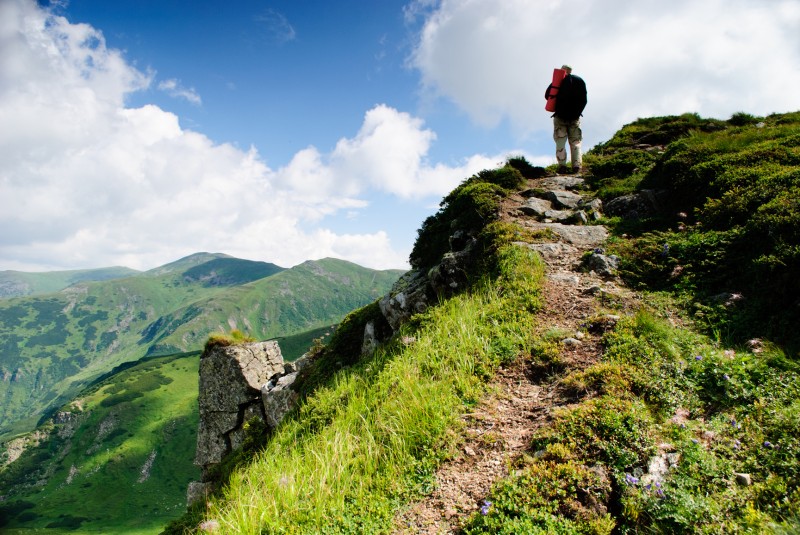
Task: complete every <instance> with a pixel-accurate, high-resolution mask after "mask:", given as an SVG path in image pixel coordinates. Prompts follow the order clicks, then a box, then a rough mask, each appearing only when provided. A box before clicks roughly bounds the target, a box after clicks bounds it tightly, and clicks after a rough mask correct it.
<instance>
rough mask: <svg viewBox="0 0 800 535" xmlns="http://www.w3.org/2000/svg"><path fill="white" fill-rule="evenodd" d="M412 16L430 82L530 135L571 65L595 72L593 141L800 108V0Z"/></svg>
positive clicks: (429, 5) (506, 2)
mask: <svg viewBox="0 0 800 535" xmlns="http://www.w3.org/2000/svg"><path fill="white" fill-rule="evenodd" d="M407 13H408V14H411V15H412V16H416V17H419V16H420V14H421V13H422V14H424V17H425V18H424V24H423V27H422V30H421V32H420V36H419V40H418V42H417V46H416V48H415V50H414V53H413V56H412V58H411V60H410V61H411V64H412V65H413V66H414V67H415V68H416V69H418V70H419V72H420V73H421V76H422V84H423V86H424V88H425V89H426V90H427V91H428V92H429V93H430V94H431V95H433V96H435V97H439V96H441V97H445V98H448V99H451V100H452V101H453V102H454V103H455V104H456V105H458V106H459V107H460V108H462V109H464V110H465V111H466V112H467V113H468V114H469V115H470V116H471V117H472V119H473V120H474V121H475V122H476V123H479V124H481V125H484V126H486V127H494V126H496V125H498V124H499V123H500V122H501V121H503V120H508V121H509V122H510V123H511V124H512V125H513V126H514V128H515V129H516V130H517V132H518V134H520V135H521V136H524V135H526V134H531V128H532V127H531V125H542V124H543V121H542V115H543V113H544V112H543V105H544V98H543V94H544V89H545V87H546V86H547V83H548V82H549V78H550V74H551V73H552V69H553V68H554V67H558V66H560V65H561V64H562V63H569V64H571V65H572V66H573V68H574V69H575V70H574V72H575V74H579V75H581V76H582V77H583V78H584V79H585V80H586V83H587V87H588V90H589V105H588V107H587V109H586V112H585V113H584V116H585V118H586V120H585V121H584V134H585V138H586V139H587V141H589V142H590V143H594V142H597V141H603V140H605V139H607V138H608V137H609V136H610V135H611V134H613V132H615V131H616V130H617V129H618V128H619V127H620V126H621V125H622V124H624V123H626V122H630V121H632V120H634V119H636V118H638V117H646V116H655V115H668V114H680V113H684V112H697V113H700V114H701V115H703V116H710V117H720V118H727V117H729V116H730V115H731V114H732V113H735V112H737V111H745V112H748V113H753V114H757V115H765V114H769V113H773V112H784V111H793V110H796V109H798V108H800V92H798V91H794V90H793V89H788V88H796V87H798V86H800V70H798V69H796V68H794V66H796V65H798V64H800V37H798V32H797V28H798V27H800V3H798V2H797V1H796V0H773V1H770V2H763V1H761V0H741V1H737V2H729V1H726V0H707V1H703V2H697V1H694V0H675V1H672V2H663V1H662V0H641V1H637V2H629V1H623V0H583V1H581V2H577V3H576V2H566V1H564V0H546V1H545V0H469V1H466V0H441V1H439V2H432V1H431V0H418V1H417V2H413V3H412V4H411V7H410V8H409V9H408V10H407Z"/></svg>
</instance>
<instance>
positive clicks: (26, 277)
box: [0, 267, 139, 298]
mask: <svg viewBox="0 0 800 535" xmlns="http://www.w3.org/2000/svg"><path fill="white" fill-rule="evenodd" d="M137 273H139V272H138V271H136V270H135V269H130V268H126V267H110V268H100V269H85V270H75V271H49V272H45V273H27V272H23V271H0V298H6V297H22V296H26V295H28V296H30V295H42V294H49V293H53V292H58V291H60V290H63V289H64V288H66V287H68V286H72V285H73V284H78V283H80V282H97V281H106V280H112V279H122V278H125V277H131V276H133V275H136V274H137Z"/></svg>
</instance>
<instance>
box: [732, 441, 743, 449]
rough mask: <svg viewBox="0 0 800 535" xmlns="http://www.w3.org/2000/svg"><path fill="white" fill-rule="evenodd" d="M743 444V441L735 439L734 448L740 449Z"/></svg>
mask: <svg viewBox="0 0 800 535" xmlns="http://www.w3.org/2000/svg"><path fill="white" fill-rule="evenodd" d="M741 446H742V443H741V442H739V441H738V440H734V441H733V449H735V450H738V449H739V448H740V447H741Z"/></svg>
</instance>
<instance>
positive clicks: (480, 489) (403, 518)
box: [395, 176, 638, 535]
mask: <svg viewBox="0 0 800 535" xmlns="http://www.w3.org/2000/svg"><path fill="white" fill-rule="evenodd" d="M573 178H579V177H574V176H563V177H562V176H556V177H548V178H544V179H537V180H530V181H529V187H530V188H539V189H565V188H564V181H566V182H569V181H570V179H573ZM572 186H574V184H573V185H572ZM525 202H526V198H525V197H524V196H522V195H514V196H512V197H510V198H509V199H507V200H506V202H505V204H504V206H503V208H502V216H501V217H502V218H503V219H504V220H507V221H512V222H514V223H516V224H518V225H520V226H523V227H529V228H530V227H537V228H541V227H542V226H543V225H542V224H541V223H537V222H536V219H535V218H533V217H531V216H526V215H524V214H523V213H522V212H521V211H520V207H521V206H523V205H524V204H525ZM548 224H549V223H547V222H545V223H544V226H547V225H548ZM596 230H597V229H596ZM553 243H555V244H556V245H554V246H553V245H551V246H546V247H542V246H541V245H536V244H529V245H528V246H529V247H531V248H534V249H536V250H540V252H542V257H543V258H544V260H545V262H546V264H547V279H546V284H545V286H544V288H543V298H544V302H545V305H544V308H543V310H542V311H540V312H539V314H538V318H539V322H538V328H537V329H538V330H539V331H541V332H545V331H552V330H557V332H559V333H563V335H560V337H561V336H563V339H564V342H562V344H561V346H560V347H561V353H560V359H561V361H562V362H563V363H565V364H566V369H565V370H563V371H562V372H561V373H559V374H552V373H548V372H547V371H543V370H540V369H536V368H534V367H533V366H532V365H531V363H530V361H529V360H530V359H525V358H523V357H521V358H519V359H518V360H517V362H515V363H514V364H512V365H511V366H508V367H506V368H503V369H501V370H499V372H498V373H497V375H496V376H495V377H494V378H493V380H492V381H491V382H490V384H489V388H488V394H487V396H486V397H485V399H484V400H482V402H481V403H480V404H479V405H478V406H477V407H476V409H475V410H474V411H473V412H472V413H470V414H467V415H465V416H464V423H465V428H466V439H465V440H464V442H463V443H462V444H461V446H460V450H459V452H458V455H456V456H455V457H454V458H453V459H451V460H449V461H448V462H446V463H444V464H443V465H442V466H441V467H440V468H439V470H438V472H437V474H436V483H435V489H434V491H433V492H432V493H431V494H430V495H429V496H427V497H426V498H425V499H423V500H421V501H419V502H417V503H414V504H412V505H411V506H410V507H408V508H407V509H406V510H404V511H403V512H402V513H401V514H399V515H397V517H396V518H395V533H396V534H412V533H413V534H430V535H433V534H456V533H459V528H460V526H461V524H462V523H463V522H464V521H465V520H466V519H467V518H468V517H469V516H470V515H471V514H473V513H474V512H476V511H477V510H479V509H480V507H481V505H482V502H483V500H484V499H485V498H486V496H487V495H488V493H489V490H490V488H491V487H492V484H493V483H494V482H495V481H497V480H499V479H501V478H504V477H506V476H507V475H508V474H509V470H513V469H514V467H515V466H516V465H517V464H518V461H519V460H520V458H522V457H523V456H524V455H534V453H535V452H533V451H530V442H531V438H532V437H533V434H534V432H535V431H536V430H537V429H539V428H540V427H542V426H546V425H547V424H548V422H549V421H550V419H551V414H552V413H553V411H554V410H557V409H558V408H559V407H563V406H567V405H569V404H570V403H572V402H574V401H575V400H574V399H573V398H571V397H570V396H569V395H568V393H567V392H566V391H565V390H564V389H563V388H561V387H560V378H561V377H563V376H564V375H565V374H566V373H569V372H571V371H575V370H580V369H584V368H586V367H588V366H590V365H591V364H593V363H595V362H597V361H598V359H599V358H600V355H601V351H602V349H601V346H600V343H599V338H600V334H599V333H595V334H592V333H590V332H587V330H586V329H585V328H583V327H582V324H585V323H586V321H587V318H590V317H601V316H603V315H604V314H608V313H609V312H611V313H613V314H624V313H625V312H626V311H630V310H633V309H634V308H636V303H637V301H638V299H637V296H636V295H635V294H634V293H633V292H631V291H630V290H628V289H627V288H625V287H624V286H623V285H622V283H621V282H620V281H619V280H617V279H609V278H605V279H604V278H601V277H599V276H598V275H596V274H595V273H594V272H589V273H586V272H581V271H579V270H578V268H579V266H580V259H581V256H582V255H583V254H584V252H585V251H587V250H592V249H594V248H595V247H597V246H599V245H601V242H600V241H596V242H591V241H588V242H587V241H586V240H585V239H582V240H580V243H576V242H573V243H570V241H569V240H567V239H565V238H564V237H561V236H557V237H556V241H555V242H553ZM523 245H524V244H523ZM570 338H571V339H572V340H567V339H570Z"/></svg>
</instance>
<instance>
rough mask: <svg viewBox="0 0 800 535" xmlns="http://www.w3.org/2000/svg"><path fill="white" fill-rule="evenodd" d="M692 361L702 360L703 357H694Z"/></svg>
mask: <svg viewBox="0 0 800 535" xmlns="http://www.w3.org/2000/svg"><path fill="white" fill-rule="evenodd" d="M694 360H703V355H697V356H695V357H694Z"/></svg>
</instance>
